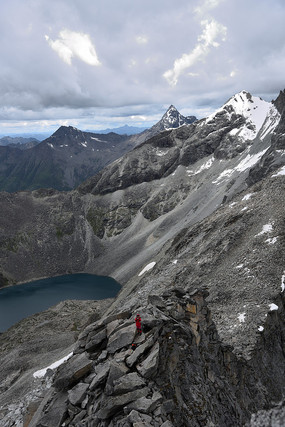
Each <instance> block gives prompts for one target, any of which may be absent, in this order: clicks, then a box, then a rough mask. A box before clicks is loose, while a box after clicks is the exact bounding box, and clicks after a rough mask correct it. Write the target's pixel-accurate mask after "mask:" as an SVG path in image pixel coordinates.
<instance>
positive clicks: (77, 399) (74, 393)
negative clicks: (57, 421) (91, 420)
mask: <svg viewBox="0 0 285 427" xmlns="http://www.w3.org/2000/svg"><path fill="white" fill-rule="evenodd" d="M88 388H89V384H85V383H79V384H76V386H75V387H73V388H72V389H71V390H69V391H68V399H69V402H70V403H71V404H72V405H75V406H76V405H78V404H79V403H81V402H82V401H83V400H84V397H85V395H86V391H87V390H88Z"/></svg>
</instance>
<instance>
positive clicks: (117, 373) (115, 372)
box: [105, 361, 129, 394]
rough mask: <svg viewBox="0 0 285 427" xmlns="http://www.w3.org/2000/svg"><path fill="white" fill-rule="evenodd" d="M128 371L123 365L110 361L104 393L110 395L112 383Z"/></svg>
mask: <svg viewBox="0 0 285 427" xmlns="http://www.w3.org/2000/svg"><path fill="white" fill-rule="evenodd" d="M128 371H129V368H127V366H126V365H125V364H124V363H118V362H115V361H112V362H111V366H110V371H109V375H108V379H107V383H106V387H105V393H106V394H112V393H113V384H114V381H116V380H118V379H119V378H121V377H122V376H124V375H125V374H126V373H127V372H128Z"/></svg>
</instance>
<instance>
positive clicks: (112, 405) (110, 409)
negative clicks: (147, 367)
mask: <svg viewBox="0 0 285 427" xmlns="http://www.w3.org/2000/svg"><path fill="white" fill-rule="evenodd" d="M149 391H150V390H149V388H148V387H144V388H141V389H138V390H134V391H131V392H129V393H126V394H121V395H119V396H115V397H108V398H107V399H105V401H104V402H103V405H102V407H101V408H100V410H99V411H98V413H97V416H98V418H99V419H101V420H105V419H107V418H109V417H111V416H112V415H114V414H115V413H116V412H117V411H118V410H119V409H121V408H122V407H123V406H125V405H126V404H127V403H129V402H133V401H134V400H137V399H139V398H140V397H144V396H146V395H147V394H148V393H149Z"/></svg>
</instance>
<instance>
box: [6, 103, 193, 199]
mask: <svg viewBox="0 0 285 427" xmlns="http://www.w3.org/2000/svg"><path fill="white" fill-rule="evenodd" d="M193 119H195V118H190V119H189V118H185V117H183V116H182V115H180V113H179V112H178V111H177V110H176V109H175V108H174V107H173V106H171V107H170V108H169V109H168V111H167V112H166V113H165V114H164V116H163V117H162V119H161V120H160V121H159V122H158V123H157V124H156V125H154V126H153V127H152V128H151V129H149V130H145V131H143V132H141V133H139V134H137V135H127V134H126V132H125V130H127V131H130V130H132V131H134V130H135V129H136V130H138V129H139V128H132V127H129V126H123V127H122V128H120V130H121V132H122V134H119V133H115V132H109V133H93V132H83V131H81V130H79V129H77V128H74V127H72V126H68V127H67V126H61V127H60V128H59V129H58V130H57V131H56V132H54V134H53V135H51V136H50V137H49V138H47V139H45V140H44V141H42V142H41V143H39V142H38V141H37V143H36V142H35V140H34V139H32V140H31V142H29V144H24V143H23V142H24V141H26V139H24V138H22V137H18V138H16V139H15V138H11V137H5V138H3V145H4V144H5V146H1V144H0V191H8V192H15V191H20V190H35V189H38V188H54V189H56V190H61V191H62V190H71V189H73V188H75V187H76V186H78V185H79V184H81V183H82V182H84V181H85V180H86V179H88V178H90V177H92V176H94V175H95V174H97V173H98V172H100V171H101V170H102V169H103V168H104V167H105V166H107V165H108V164H110V163H112V162H113V161H114V160H116V159H118V158H119V157H121V156H122V155H123V154H125V153H127V152H128V151H131V150H132V149H133V148H134V147H136V146H137V145H139V144H140V143H141V142H142V141H145V139H146V138H150V137H151V136H154V135H157V134H159V133H160V132H162V131H164V130H166V129H169V128H171V127H173V128H174V127H179V126H181V125H184V124H186V123H190V122H191V121H193ZM140 130H141V129H140ZM11 141H13V142H14V143H13V144H11ZM7 144H8V145H7ZM24 148H25V150H23V149H24Z"/></svg>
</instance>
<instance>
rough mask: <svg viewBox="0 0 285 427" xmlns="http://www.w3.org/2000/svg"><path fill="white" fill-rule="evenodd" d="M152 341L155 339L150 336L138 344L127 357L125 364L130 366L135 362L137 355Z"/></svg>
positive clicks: (147, 347)
mask: <svg viewBox="0 0 285 427" xmlns="http://www.w3.org/2000/svg"><path fill="white" fill-rule="evenodd" d="M154 341H155V339H154V337H153V336H151V338H149V339H148V340H147V341H146V342H144V343H143V344H141V345H139V346H138V347H137V348H136V349H135V351H133V352H132V354H131V355H130V356H129V357H127V359H126V364H127V365H128V366H129V367H130V368H131V367H132V366H133V365H134V364H135V363H137V360H138V359H139V357H140V356H141V355H142V354H143V353H145V351H146V350H148V349H149V348H150V347H151V346H152V345H153V344H154Z"/></svg>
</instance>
